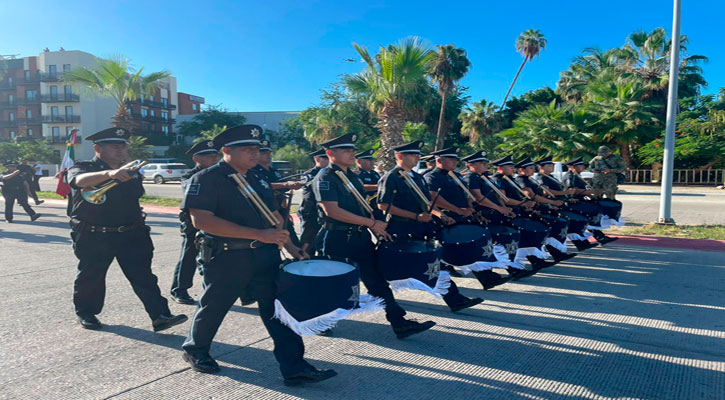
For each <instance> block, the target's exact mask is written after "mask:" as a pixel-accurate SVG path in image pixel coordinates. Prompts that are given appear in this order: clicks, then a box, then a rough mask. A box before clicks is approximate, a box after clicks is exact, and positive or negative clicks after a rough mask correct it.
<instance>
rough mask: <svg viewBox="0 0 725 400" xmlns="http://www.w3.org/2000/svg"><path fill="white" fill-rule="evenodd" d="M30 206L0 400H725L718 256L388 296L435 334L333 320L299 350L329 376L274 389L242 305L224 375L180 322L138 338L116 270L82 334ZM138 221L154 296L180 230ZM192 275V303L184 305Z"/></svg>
mask: <svg viewBox="0 0 725 400" xmlns="http://www.w3.org/2000/svg"><path fill="white" fill-rule="evenodd" d="M169 187H172V186H171V185H169ZM0 203H2V201H1V200H0ZM36 209H37V210H38V211H39V212H41V213H42V214H43V216H42V218H41V219H39V220H38V221H36V222H35V223H30V222H29V221H28V218H27V216H25V215H23V214H22V211H20V212H19V213H18V214H17V216H16V218H15V221H16V223H15V224H12V225H11V224H6V223H4V222H0V238H1V239H0V243H2V246H0V260H2V269H1V270H0V286H1V287H3V301H2V304H3V307H2V309H3V312H2V313H1V314H0V318H1V319H2V321H1V322H2V329H0V388H2V390H0V399H53V400H55V399H106V398H113V399H144V400H146V399H173V400H181V399H202V398H204V399H255V400H257V399H334V400H339V399H365V400H371V399H396V400H397V399H403V400H405V399H415V400H423V399H436V400H441V399H453V398H456V399H471V400H473V399H487V400H496V399H507V400H508V399H615V398H633V399H634V398H636V399H688V400H698V399H712V400H722V399H723V393H725V304H724V303H723V288H724V287H725V261H724V260H725V258H724V257H723V254H725V253H720V252H706V251H696V250H676V249H663V248H653V247H638V246H631V245H629V246H628V245H622V244H618V243H620V242H616V243H613V244H610V245H608V246H606V247H605V248H594V249H591V250H588V251H586V252H585V253H583V254H581V255H580V256H578V257H576V258H574V259H572V260H569V261H568V262H566V263H563V264H562V265H559V266H556V267H553V268H549V269H547V270H545V271H542V272H540V273H538V274H537V275H535V276H533V277H530V278H527V279H524V280H521V281H519V282H515V283H507V284H505V285H503V286H501V287H499V288H497V289H496V290H492V291H487V292H483V291H482V290H481V288H480V285H479V284H478V282H477V281H476V280H475V279H470V278H459V279H456V282H457V283H458V284H459V286H460V287H461V290H462V292H463V293H464V294H466V295H468V296H481V297H483V298H484V299H485V302H484V303H482V304H480V305H478V306H476V307H474V308H472V309H468V310H466V311H464V312H461V313H458V314H452V313H451V312H450V311H449V310H448V308H447V307H446V306H445V304H444V303H443V302H442V301H440V300H437V299H435V298H433V297H431V296H430V295H428V294H425V293H422V292H406V293H403V294H400V295H399V296H398V298H399V299H400V300H401V304H402V306H403V307H404V308H405V309H406V310H407V311H408V316H409V317H411V318H417V319H419V320H433V321H435V322H437V325H436V326H435V327H434V328H433V329H431V330H430V331H429V332H426V333H423V334H420V335H416V336H413V337H410V338H408V339H406V340H397V339H395V337H394V335H393V333H392V331H391V329H390V327H389V325H388V324H387V323H386V321H385V317H384V315H383V313H375V314H371V315H361V316H357V317H355V318H352V319H350V320H346V321H343V322H341V323H340V324H339V325H338V327H337V328H336V330H335V336H334V337H312V338H306V339H305V345H306V357H307V358H308V359H309V360H311V361H312V362H313V363H314V364H315V365H318V366H320V367H324V368H334V369H335V370H337V372H338V373H339V376H337V377H336V378H334V379H332V380H330V381H327V382H323V383H321V384H318V385H309V386H307V387H301V388H288V387H285V386H283V385H282V383H281V380H280V378H279V372H278V369H277V365H276V363H275V361H274V357H273V356H272V353H271V350H272V342H271V340H270V338H269V337H268V335H267V333H266V332H265V330H264V328H263V326H262V324H261V321H259V318H258V317H257V310H256V306H252V307H241V306H239V305H238V304H237V305H235V306H233V307H232V309H231V310H230V312H229V314H228V315H227V318H226V319H225V321H224V324H223V325H222V327H221V329H220V330H219V332H218V334H217V336H216V340H215V344H214V345H213V347H212V350H211V352H212V355H213V356H214V357H216V358H217V360H218V361H219V362H220V364H221V366H222V368H223V371H222V373H221V374H219V375H213V376H210V375H202V374H198V373H195V372H192V371H190V370H189V368H188V366H187V365H186V364H185V363H184V362H183V361H182V359H181V352H180V350H179V349H180V346H181V343H182V342H183V340H184V338H185V337H186V334H187V332H188V329H189V323H186V324H184V325H181V326H177V327H174V328H172V329H170V330H169V331H167V332H165V333H164V334H154V333H153V332H151V330H150V328H151V323H150V320H149V319H148V317H147V316H146V315H145V313H144V311H143V308H142V306H141V303H140V302H139V301H138V299H137V298H136V297H135V295H134V294H133V291H132V290H131V288H130V286H129V284H128V282H127V281H126V279H125V277H124V276H123V274H122V273H121V271H120V269H119V268H118V266H117V265H116V264H115V263H114V264H113V265H112V267H111V269H110V270H109V273H108V277H107V292H106V303H105V308H104V310H103V313H102V314H101V315H100V316H99V317H100V319H101V320H102V321H103V322H104V323H105V324H106V327H105V329H104V330H102V331H97V332H93V331H86V330H83V329H81V328H80V327H79V326H78V325H77V324H76V322H75V318H74V315H73V308H72V304H71V291H72V282H73V277H74V274H75V269H76V259H75V258H74V256H73V252H72V248H71V244H70V240H69V234H68V223H67V219H66V217H65V216H64V211H65V210H64V208H63V206H62V205H60V204H57V203H56V204H50V202H49V203H48V204H43V205H41V206H38V207H36ZM147 222H148V224H149V225H150V226H151V227H152V231H151V232H152V237H153V240H154V245H155V248H156V250H155V255H154V262H153V269H154V272H155V273H156V275H157V276H158V277H159V284H160V287H161V288H162V292H163V293H164V294H166V293H167V292H168V288H169V286H170V283H171V278H172V271H173V267H174V265H175V264H176V260H177V257H178V254H179V247H180V238H179V233H178V221H177V219H176V216H175V215H173V214H155V213H152V214H150V215H149V219H148V221H147ZM109 235H110V234H109ZM109 240H114V238H113V237H111V236H109ZM129 251H133V249H129ZM195 279H196V281H195V284H194V287H193V288H192V289H191V291H190V292H191V294H192V295H193V296H195V297H197V298H198V296H199V295H200V293H201V284H200V282H199V279H198V277H196V278H195ZM170 306H171V309H172V311H173V312H174V313H187V314H189V315H191V314H192V313H193V312H194V307H193V306H182V305H178V304H175V303H172V304H171V305H170Z"/></svg>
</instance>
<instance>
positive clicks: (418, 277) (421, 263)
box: [377, 240, 450, 297]
mask: <svg viewBox="0 0 725 400" xmlns="http://www.w3.org/2000/svg"><path fill="white" fill-rule="evenodd" d="M442 255H443V247H442V246H441V244H440V242H438V241H437V240H428V241H425V240H400V241H394V242H382V243H381V244H380V246H378V250H377V258H378V268H379V269H380V271H381V272H382V274H383V277H384V278H385V280H386V281H388V283H390V287H391V288H392V289H393V291H396V292H399V291H404V290H424V291H427V292H429V293H431V294H433V295H434V296H437V297H439V296H440V295H444V294H446V293H448V288H449V287H450V275H449V274H448V273H447V272H445V271H443V273H442V274H441V271H440V262H441V256H442Z"/></svg>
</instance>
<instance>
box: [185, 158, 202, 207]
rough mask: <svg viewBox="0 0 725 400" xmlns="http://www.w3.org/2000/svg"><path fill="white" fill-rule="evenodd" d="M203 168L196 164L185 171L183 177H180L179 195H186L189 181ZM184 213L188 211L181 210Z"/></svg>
mask: <svg viewBox="0 0 725 400" xmlns="http://www.w3.org/2000/svg"><path fill="white" fill-rule="evenodd" d="M203 169H204V168H202V167H200V166H199V165H198V164H197V165H195V166H194V168H192V169H190V170H188V171H186V173H184V175H181V193H182V194H183V193H186V187H187V186H189V180H190V179H191V177H192V176H194V174H195V173H197V172H199V171H201V170H203ZM182 210H184V211H188V210H187V209H183V208H182Z"/></svg>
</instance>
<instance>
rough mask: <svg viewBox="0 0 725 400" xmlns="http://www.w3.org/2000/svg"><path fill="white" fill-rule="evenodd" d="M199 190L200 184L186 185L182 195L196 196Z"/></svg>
mask: <svg viewBox="0 0 725 400" xmlns="http://www.w3.org/2000/svg"><path fill="white" fill-rule="evenodd" d="M199 188H201V184H199V183H192V184H191V185H188V186H187V187H186V192H185V193H184V195H186V196H196V195H197V194H199Z"/></svg>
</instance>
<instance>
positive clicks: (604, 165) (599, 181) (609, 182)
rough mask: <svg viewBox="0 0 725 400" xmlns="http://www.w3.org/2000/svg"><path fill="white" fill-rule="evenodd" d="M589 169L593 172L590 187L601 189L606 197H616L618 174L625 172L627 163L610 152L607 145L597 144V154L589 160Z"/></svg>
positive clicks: (613, 198)
mask: <svg viewBox="0 0 725 400" xmlns="http://www.w3.org/2000/svg"><path fill="white" fill-rule="evenodd" d="M589 169H590V170H591V171H592V172H593V173H594V177H593V178H592V187H593V188H594V189H603V190H604V195H605V196H607V198H608V199H612V200H615V199H616V197H617V185H618V184H619V180H618V175H619V174H624V173H625V172H627V165H626V164H625V163H624V159H622V157H620V156H618V155H616V154H614V153H612V150H610V149H609V147H607V146H599V151H598V152H597V156H596V157H594V158H592V159H591V161H589Z"/></svg>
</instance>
